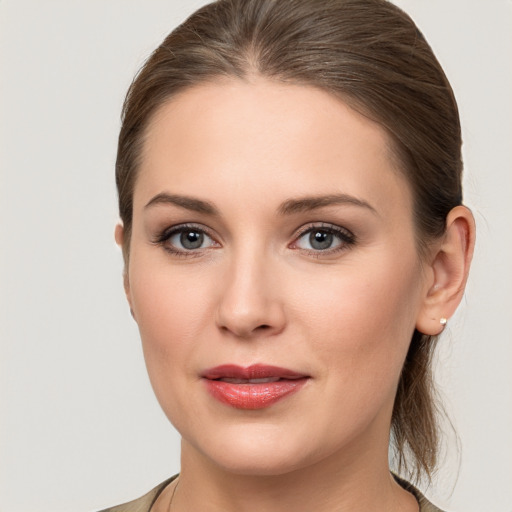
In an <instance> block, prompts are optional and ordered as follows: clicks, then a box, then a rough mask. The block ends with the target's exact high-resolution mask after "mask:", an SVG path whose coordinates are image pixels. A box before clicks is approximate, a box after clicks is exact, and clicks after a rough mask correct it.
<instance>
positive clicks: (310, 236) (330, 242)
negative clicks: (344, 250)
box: [296, 228, 347, 251]
mask: <svg viewBox="0 0 512 512" xmlns="http://www.w3.org/2000/svg"><path fill="white" fill-rule="evenodd" d="M346 242H347V241H346V240H344V238H343V235H341V234H338V233H336V232H334V231H333V230H332V229H321V228H313V229H311V230H309V231H306V233H304V234H303V235H302V236H301V237H300V238H299V239H298V240H297V242H296V245H297V247H299V248H300V249H306V250H309V251H326V250H328V249H334V248H336V247H338V246H340V245H342V244H343V243H346Z"/></svg>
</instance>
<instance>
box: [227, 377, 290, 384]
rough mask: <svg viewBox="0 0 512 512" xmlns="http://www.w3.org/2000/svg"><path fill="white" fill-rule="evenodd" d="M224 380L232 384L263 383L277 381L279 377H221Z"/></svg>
mask: <svg viewBox="0 0 512 512" xmlns="http://www.w3.org/2000/svg"><path fill="white" fill-rule="evenodd" d="M219 380H220V381H222V382H229V383H230V384H263V383H265V382H277V381H278V380H280V379H279V377H265V378H263V379H230V378H227V377H226V378H223V379H219Z"/></svg>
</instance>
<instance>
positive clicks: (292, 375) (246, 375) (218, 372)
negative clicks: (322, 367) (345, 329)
mask: <svg viewBox="0 0 512 512" xmlns="http://www.w3.org/2000/svg"><path fill="white" fill-rule="evenodd" d="M201 377H203V378H205V379H210V380H215V379H223V378H228V379H247V380H249V379H265V378H270V377H274V378H275V377H279V378H280V379H301V378H305V377H308V375H305V374H303V373H300V372H296V371H294V370H290V369H288V368H280V367H279V366H271V365H266V364H253V365H251V366H246V367H243V366H238V365H235V364H223V365H220V366H215V367H213V368H209V369H207V370H205V371H204V372H202V374H201Z"/></svg>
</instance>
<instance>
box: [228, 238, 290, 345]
mask: <svg viewBox="0 0 512 512" xmlns="http://www.w3.org/2000/svg"><path fill="white" fill-rule="evenodd" d="M276 267H277V264H276V261H275V260H274V258H272V257H270V256H269V255H268V254H265V252H264V250H263V249H262V247H261V246H255V244H254V243H250V242H248V243H246V244H244V245H240V246H239V247H238V248H236V249H235V250H233V251H232V252H231V255H230V258H229V263H228V264H227V265H226V269H225V272H224V275H223V276H222V281H223V282H222V286H221V288H222V290H221V293H220V303H219V311H218V324H219V327H220V328H222V329H223V330H227V331H230V332H231V333H233V334H235V335H236V336H239V337H250V336H254V335H256V334H257V333H263V332H266V333H267V334H270V333H276V332H279V331H280V330H282V328H283V327H284V320H285V319H284V311H283V307H282V303H281V301H280V299H279V296H278V290H277V288H276V286H275V281H276V277H277V276H276V273H277V268H276Z"/></svg>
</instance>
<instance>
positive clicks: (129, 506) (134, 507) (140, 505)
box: [100, 475, 443, 512]
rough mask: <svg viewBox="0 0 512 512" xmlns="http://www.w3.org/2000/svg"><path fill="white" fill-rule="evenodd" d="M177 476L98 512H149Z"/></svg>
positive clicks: (422, 501) (427, 510)
mask: <svg viewBox="0 0 512 512" xmlns="http://www.w3.org/2000/svg"><path fill="white" fill-rule="evenodd" d="M177 476H178V475H174V476H173V477H172V478H169V479H168V480H166V481H165V482H162V483H161V484H160V485H157V486H156V487H155V488H154V489H153V490H151V491H149V492H148V493H147V494H145V495H144V496H142V497H141V498H139V499H136V500H134V501H130V502H129V503H124V504H123V505H117V506H116V507H110V508H106V509H105V510H101V511H100V512H150V511H151V507H152V506H153V504H154V503H155V501H156V499H157V498H158V496H159V495H160V493H161V492H162V491H163V490H164V489H165V487H167V485H169V484H170V483H171V482H172V481H173V480H174V479H175V478H177ZM393 476H394V477H395V480H396V481H397V482H398V483H399V484H400V485H401V486H402V487H403V488H404V489H405V490H406V491H409V492H410V493H411V494H413V495H414V497H415V498H416V499H417V500H418V503H419V505H420V512H443V511H442V510H441V509H439V508H437V507H436V506H435V505H432V503H430V501H428V500H427V498H425V496H423V494H421V493H420V491H418V489H416V487H414V486H412V485H411V484H410V483H408V482H406V481H405V480H402V479H401V478H398V477H397V476H396V475H393Z"/></svg>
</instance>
